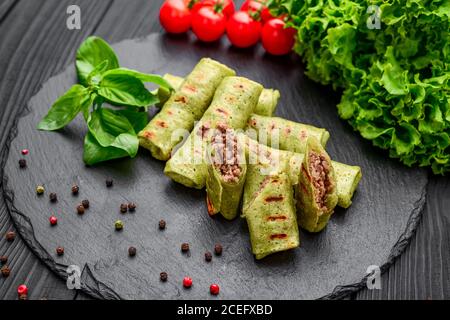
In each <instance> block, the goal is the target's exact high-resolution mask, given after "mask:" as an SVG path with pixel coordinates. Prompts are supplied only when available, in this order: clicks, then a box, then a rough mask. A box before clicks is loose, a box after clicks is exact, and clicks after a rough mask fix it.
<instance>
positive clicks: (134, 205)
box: [128, 202, 136, 212]
mask: <svg viewBox="0 0 450 320" xmlns="http://www.w3.org/2000/svg"><path fill="white" fill-rule="evenodd" d="M128 210H130V212H134V211H135V210H136V204H135V203H133V202H130V203H129V204H128Z"/></svg>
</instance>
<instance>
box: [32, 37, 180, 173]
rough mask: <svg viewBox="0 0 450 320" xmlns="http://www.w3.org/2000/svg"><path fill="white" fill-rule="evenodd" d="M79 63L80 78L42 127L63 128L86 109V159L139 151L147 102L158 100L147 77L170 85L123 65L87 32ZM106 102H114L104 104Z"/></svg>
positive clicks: (96, 160) (89, 161) (93, 161)
mask: <svg viewBox="0 0 450 320" xmlns="http://www.w3.org/2000/svg"><path fill="white" fill-rule="evenodd" d="M76 69H77V75H78V80H79V83H80V84H75V85H74V86H72V87H71V88H70V89H69V90H68V91H67V92H66V93H65V94H64V95H62V96H61V97H60V98H58V99H57V100H56V102H55V103H54V104H53V106H52V107H51V108H50V110H49V111H48V113H47V115H46V116H45V117H44V118H43V119H42V120H41V122H40V123H39V124H38V129H39V130H47V131H54V130H59V129H61V128H63V127H65V126H66V125H67V124H68V123H70V122H71V121H72V120H73V119H74V118H75V117H76V116H77V115H78V114H79V113H80V112H82V113H83V116H84V119H85V121H86V122H87V126H88V132H87V134H86V137H85V140H84V155H83V160H84V162H85V163H86V164H89V165H92V164H96V163H99V162H102V161H106V160H111V159H117V158H123V157H126V156H130V157H132V158H133V157H135V156H136V154H137V151H138V148H139V140H138V138H137V133H138V132H139V131H140V130H142V129H143V128H144V127H145V125H146V124H147V122H148V113H147V107H148V106H150V105H153V104H155V103H158V102H159V99H158V97H157V96H156V95H155V94H154V93H152V92H150V91H148V90H147V89H146V88H145V85H144V83H146V82H151V83H154V84H156V85H158V86H160V87H164V88H166V89H168V90H173V89H172V87H171V86H170V85H169V83H167V81H165V80H164V79H163V78H162V77H161V76H159V75H154V74H146V73H142V72H139V71H136V70H131V69H126V68H120V66H119V61H118V59H117V56H116V54H115V53H114V50H113V49H112V48H111V47H110V46H109V45H108V44H107V43H106V42H105V41H104V40H102V39H101V38H99V37H89V38H87V39H86V40H85V41H84V42H83V43H82V45H81V46H80V48H79V49H78V51H77V56H76ZM105 102H107V103H109V104H111V105H114V106H116V108H114V109H113V108H106V107H104V106H103V104H104V103H105Z"/></svg>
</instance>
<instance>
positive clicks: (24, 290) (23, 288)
mask: <svg viewBox="0 0 450 320" xmlns="http://www.w3.org/2000/svg"><path fill="white" fill-rule="evenodd" d="M17 294H18V295H19V296H20V295H22V294H25V295H27V294H28V288H27V286H26V285H24V284H21V285H20V286H18V287H17Z"/></svg>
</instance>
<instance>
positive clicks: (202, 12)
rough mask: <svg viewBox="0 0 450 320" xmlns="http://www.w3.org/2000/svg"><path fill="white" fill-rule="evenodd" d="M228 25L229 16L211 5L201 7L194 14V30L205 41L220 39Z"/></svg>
mask: <svg viewBox="0 0 450 320" xmlns="http://www.w3.org/2000/svg"><path fill="white" fill-rule="evenodd" d="M226 26H227V18H226V17H225V15H224V14H223V13H222V12H218V11H217V9H215V8H214V7H211V6H207V7H201V8H200V9H198V10H197V11H196V12H195V13H194V15H193V16H192V31H193V32H194V33H195V35H196V36H197V38H199V39H200V40H202V41H205V42H212V41H216V40H218V39H219V38H220V37H221V36H222V35H223V34H224V33H225V28H226Z"/></svg>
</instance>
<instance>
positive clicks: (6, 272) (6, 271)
mask: <svg viewBox="0 0 450 320" xmlns="http://www.w3.org/2000/svg"><path fill="white" fill-rule="evenodd" d="M0 272H1V273H2V276H3V277H4V278H7V277H9V275H10V273H11V269H9V267H8V266H3V267H2V268H1V269H0Z"/></svg>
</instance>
